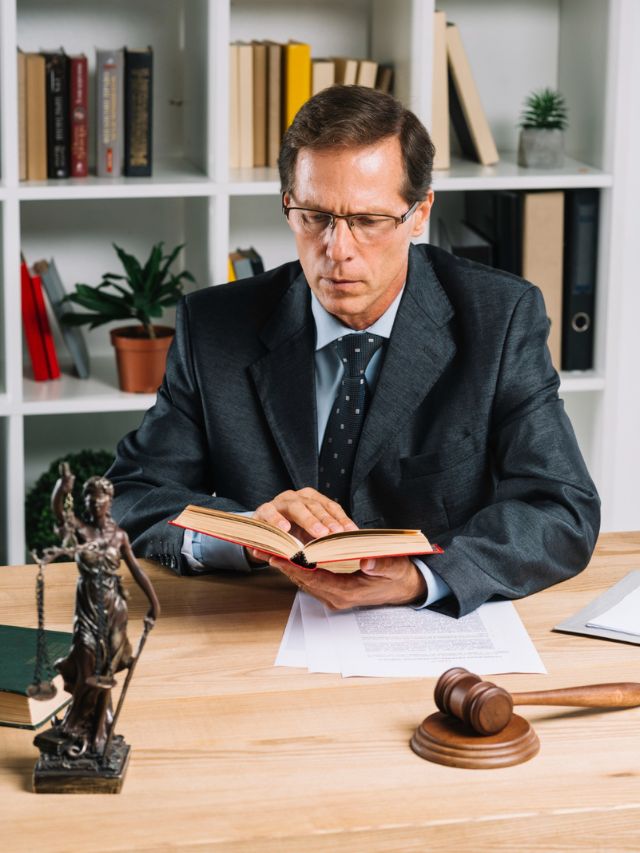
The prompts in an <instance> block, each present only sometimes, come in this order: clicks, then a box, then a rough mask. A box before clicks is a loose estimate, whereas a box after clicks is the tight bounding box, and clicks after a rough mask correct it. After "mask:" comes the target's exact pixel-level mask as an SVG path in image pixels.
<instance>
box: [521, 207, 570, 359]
mask: <svg viewBox="0 0 640 853" xmlns="http://www.w3.org/2000/svg"><path fill="white" fill-rule="evenodd" d="M563 234H564V193H563V192H528V193H524V198H523V209H522V277H523V278H526V279H527V281H530V282H532V283H533V284H537V285H538V287H539V288H540V290H541V291H542V295H543V296H544V304H545V307H546V309H547V316H548V317H549V338H548V341H547V343H548V346H549V351H550V352H551V361H552V362H553V366H554V367H555V368H556V370H560V361H561V359H560V348H561V343H562V257H563V248H562V243H563Z"/></svg>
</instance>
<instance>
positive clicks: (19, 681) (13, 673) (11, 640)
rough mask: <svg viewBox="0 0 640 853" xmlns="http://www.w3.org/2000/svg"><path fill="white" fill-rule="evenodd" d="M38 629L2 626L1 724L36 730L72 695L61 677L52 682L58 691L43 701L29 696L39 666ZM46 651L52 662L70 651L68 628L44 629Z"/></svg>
mask: <svg viewBox="0 0 640 853" xmlns="http://www.w3.org/2000/svg"><path fill="white" fill-rule="evenodd" d="M37 633H38V632H37V631H36V629H35V628H19V627H18V626H16V625H0V726H17V727H18V728H23V729H37V728H38V727H39V726H41V725H43V723H46V721H47V720H48V719H49V718H50V717H52V716H53V715H54V714H55V713H56V712H57V711H59V710H60V709H61V708H63V707H64V706H65V705H66V704H67V702H68V701H69V700H70V699H71V696H70V695H69V694H68V693H66V692H65V691H64V690H63V688H62V676H61V675H57V676H56V677H55V678H54V679H53V683H54V684H55V686H56V688H57V693H56V695H55V696H54V697H53V698H52V699H46V700H45V701H43V702H40V701H39V700H38V699H31V698H30V697H29V696H27V687H28V686H29V684H31V683H32V682H33V674H34V670H35V665H36V637H37ZM45 634H46V638H47V650H48V652H49V658H50V660H51V662H52V663H53V662H54V661H55V660H57V658H59V657H63V656H64V655H66V654H67V652H68V651H69V646H70V644H71V637H72V635H71V634H69V633H67V632H66V631H45Z"/></svg>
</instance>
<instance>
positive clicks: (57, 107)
mask: <svg viewBox="0 0 640 853" xmlns="http://www.w3.org/2000/svg"><path fill="white" fill-rule="evenodd" d="M44 58H45V81H46V82H45V87H46V88H45V94H46V104H47V177H48V178H68V177H69V58H68V57H67V56H65V54H64V53H45V54H44Z"/></svg>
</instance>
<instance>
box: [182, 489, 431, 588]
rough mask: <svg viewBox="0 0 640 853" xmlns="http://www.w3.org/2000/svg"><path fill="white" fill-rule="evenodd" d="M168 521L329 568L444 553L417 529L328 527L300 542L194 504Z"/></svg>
mask: <svg viewBox="0 0 640 853" xmlns="http://www.w3.org/2000/svg"><path fill="white" fill-rule="evenodd" d="M169 523H170V524H175V525H177V526H178V527H185V528H187V529H188V530H196V531H198V532H199V533H205V534H206V535H207V536H214V537H215V538H216V539H226V540H227V541H229V542H236V543H237V544H238V545H244V546H245V548H257V549H259V550H260V551H266V552H267V553H268V554H273V555H274V556H276V557H282V558H284V559H285V560H289V561H290V562H292V563H296V564H297V565H299V566H302V567H303V568H307V569H315V568H322V569H327V570H328V571H330V572H345V573H346V572H357V571H358V570H359V568H360V560H363V559H365V558H366V557H373V558H375V557H404V556H409V555H410V554H415V555H420V554H440V553H442V549H440V548H438V546H437V545H431V544H430V543H429V540H428V539H427V537H426V536H425V535H424V533H422V532H421V531H420V530H385V529H380V528H370V529H364V530H348V531H346V532H344V533H330V534H329V535H328V536H321V537H320V538H319V539H313V540H312V541H311V542H307V544H306V545H303V543H302V542H300V540H299V539H296V537H295V536H292V535H291V534H290V533H286V532H285V531H284V530H280V528H279V527H274V526H273V525H272V524H267V523H266V522H264V521H258V520H257V519H255V518H247V517H246V516H244V515H235V514H233V513H230V512H220V511H219V510H215V509H205V508H204V507H201V506H193V505H192V504H190V505H189V506H187V507H185V509H183V511H182V512H181V513H180V515H179V516H178V517H177V518H176V519H174V520H173V521H171V522H169Z"/></svg>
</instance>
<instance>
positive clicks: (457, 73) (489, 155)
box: [446, 21, 500, 166]
mask: <svg viewBox="0 0 640 853" xmlns="http://www.w3.org/2000/svg"><path fill="white" fill-rule="evenodd" d="M446 39H447V60H448V70H449V110H450V114H451V122H452V124H453V127H454V129H455V132H456V136H457V137H458V142H459V143H460V148H461V149H462V152H463V154H464V156H465V157H468V158H469V159H471V160H478V161H479V162H480V163H482V165H483V166H493V165H494V164H495V163H497V162H498V161H499V159H500V158H499V156H498V150H497V148H496V144H495V142H494V139H493V134H492V132H491V128H490V127H489V122H488V120H487V116H486V113H485V111H484V109H483V106H482V101H481V100H480V93H479V92H478V87H477V86H476V82H475V80H474V78H473V72H472V71H471V65H470V64H469V59H468V57H467V54H466V51H465V49H464V45H463V43H462V37H461V35H460V30H459V29H458V27H457V26H456V24H453V23H451V22H449V21H447V28H446Z"/></svg>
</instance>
